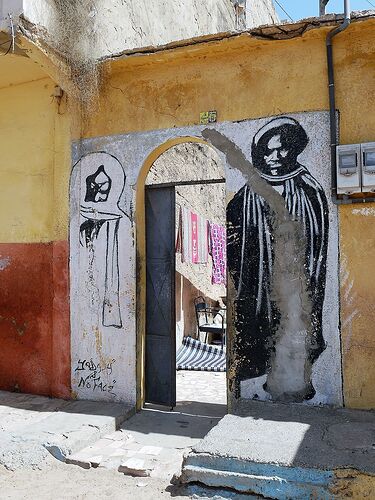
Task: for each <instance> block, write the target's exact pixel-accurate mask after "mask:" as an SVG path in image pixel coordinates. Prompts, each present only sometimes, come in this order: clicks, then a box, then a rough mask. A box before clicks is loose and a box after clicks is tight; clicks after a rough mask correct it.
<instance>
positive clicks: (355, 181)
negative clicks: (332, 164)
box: [336, 144, 361, 194]
mask: <svg viewBox="0 0 375 500" xmlns="http://www.w3.org/2000/svg"><path fill="white" fill-rule="evenodd" d="M336 164H337V167H336V168H337V194H352V193H360V192H361V145H360V144H350V145H345V146H337V150H336Z"/></svg>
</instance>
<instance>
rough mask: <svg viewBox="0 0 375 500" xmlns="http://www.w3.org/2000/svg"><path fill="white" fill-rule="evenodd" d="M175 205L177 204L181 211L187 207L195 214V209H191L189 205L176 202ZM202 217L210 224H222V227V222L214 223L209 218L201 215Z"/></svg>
mask: <svg viewBox="0 0 375 500" xmlns="http://www.w3.org/2000/svg"><path fill="white" fill-rule="evenodd" d="M175 204H176V206H177V207H179V208H180V209H181V208H182V207H186V208H188V209H189V210H191V211H192V212H194V209H193V208H191V207H190V206H189V205H187V204H186V205H185V204H183V203H179V202H178V201H176V203H175ZM200 217H203V218H205V219H206V220H207V222H208V223H209V224H220V225H222V224H221V223H220V222H213V221H212V220H210V219H209V218H208V217H204V216H202V215H201V216H200ZM177 222H178V221H177Z"/></svg>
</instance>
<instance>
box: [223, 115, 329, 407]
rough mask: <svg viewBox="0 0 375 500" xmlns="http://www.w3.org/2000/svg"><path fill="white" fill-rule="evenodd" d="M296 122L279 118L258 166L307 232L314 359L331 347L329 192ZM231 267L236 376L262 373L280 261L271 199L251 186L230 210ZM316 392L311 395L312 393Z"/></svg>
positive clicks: (259, 146)
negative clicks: (325, 319)
mask: <svg viewBox="0 0 375 500" xmlns="http://www.w3.org/2000/svg"><path fill="white" fill-rule="evenodd" d="M308 141H309V139H308V137H307V134H306V132H305V130H304V129H303V128H302V126H301V125H300V124H299V123H298V122H297V121H296V120H294V119H292V118H287V117H282V118H275V119H273V120H271V121H270V122H269V123H267V124H266V125H265V126H264V127H262V128H261V129H260V130H259V131H258V133H257V134H256V135H255V137H254V139H253V143H252V160H253V165H254V167H255V168H257V170H258V171H259V173H260V175H261V176H262V178H263V179H265V180H266V181H267V182H268V183H269V184H271V185H272V186H273V187H274V188H275V189H276V190H277V191H279V193H280V194H281V195H282V196H283V198H284V200H285V206H286V207H287V209H288V211H289V213H290V214H291V215H292V216H293V218H294V219H297V220H299V221H300V222H301V224H302V225H303V229H304V233H305V235H306V251H305V270H306V280H307V284H308V290H309V294H310V296H311V300H312V314H311V324H312V335H313V338H312V339H311V343H310V346H311V347H310V349H309V358H310V362H311V363H313V362H314V361H316V359H317V358H318V357H319V355H320V354H321V353H322V351H323V350H324V348H325V345H324V339H323V335H322V309H323V302H324V288H325V281H326V262H327V245H328V224H329V222H328V205H327V199H326V196H325V193H324V191H323V189H322V187H321V186H320V184H319V183H318V182H317V180H316V179H315V178H314V177H313V176H312V175H311V174H310V172H309V171H308V170H307V168H306V167H304V166H303V165H301V164H299V163H298V161H297V158H298V156H299V155H300V154H301V153H302V151H303V150H304V149H305V147H306V145H307V144H308ZM227 221H228V256H227V258H228V270H229V272H230V275H231V277H232V279H233V282H234V286H235V289H236V292H237V298H236V300H235V313H236V319H235V327H236V337H235V343H234V349H235V355H236V362H237V364H236V372H237V380H238V381H240V380H246V379H249V378H254V377H259V376H261V375H264V374H266V373H267V372H269V370H270V355H271V352H272V349H273V345H274V335H275V332H276V331H277V327H278V324H279V321H280V311H279V309H278V305H277V303H276V302H275V301H274V300H272V299H271V281H272V272H273V271H272V269H273V260H274V250H273V240H274V234H273V218H272V213H271V210H270V208H269V206H268V204H267V202H266V201H265V200H264V198H262V197H261V196H259V195H257V194H256V193H254V191H253V190H252V188H251V186H250V185H248V184H246V185H245V186H243V187H242V189H240V191H238V192H237V194H236V195H235V196H234V198H233V199H232V200H231V201H230V202H229V204H228V207H227ZM313 393H314V390H313V389H312V393H311V394H310V395H309V396H307V397H312V396H313Z"/></svg>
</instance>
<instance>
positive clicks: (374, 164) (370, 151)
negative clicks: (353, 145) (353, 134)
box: [361, 142, 375, 192]
mask: <svg viewBox="0 0 375 500" xmlns="http://www.w3.org/2000/svg"><path fill="white" fill-rule="evenodd" d="M361 152H362V155H361V159H362V191H364V192H375V142H368V143H366V144H361Z"/></svg>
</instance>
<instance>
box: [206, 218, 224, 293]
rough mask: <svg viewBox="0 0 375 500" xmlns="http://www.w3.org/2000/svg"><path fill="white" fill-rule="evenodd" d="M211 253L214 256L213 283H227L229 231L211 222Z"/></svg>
mask: <svg viewBox="0 0 375 500" xmlns="http://www.w3.org/2000/svg"><path fill="white" fill-rule="evenodd" d="M209 253H210V254H211V257H212V280H211V281H212V284H214V285H226V283H227V232H226V228H225V227H224V226H221V225H220V224H215V223H213V222H209Z"/></svg>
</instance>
